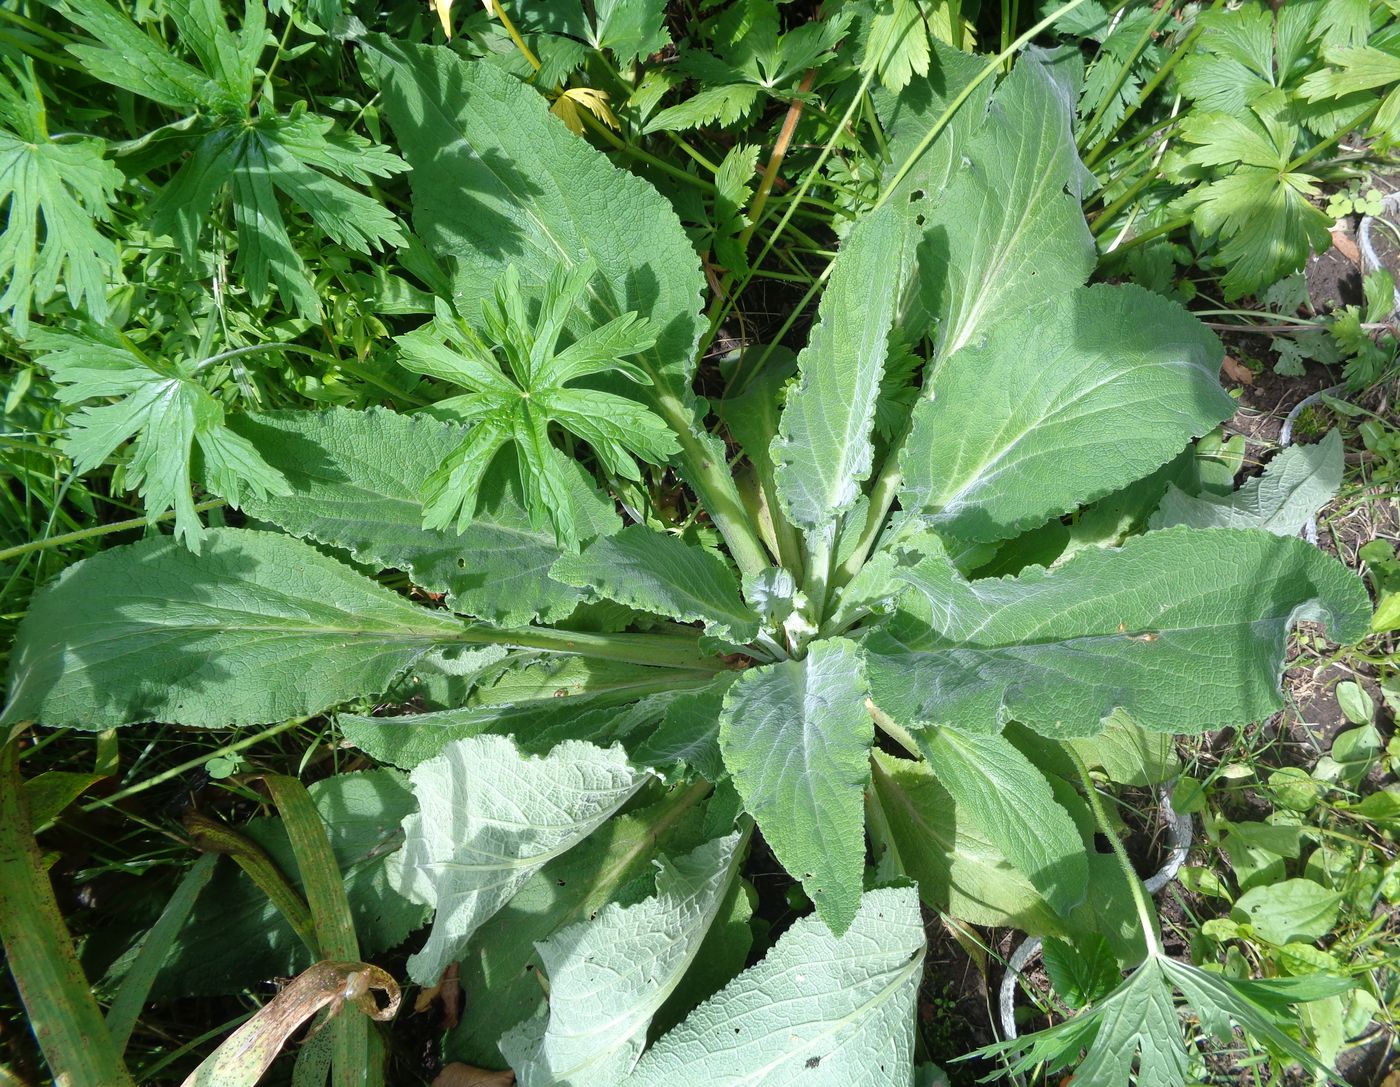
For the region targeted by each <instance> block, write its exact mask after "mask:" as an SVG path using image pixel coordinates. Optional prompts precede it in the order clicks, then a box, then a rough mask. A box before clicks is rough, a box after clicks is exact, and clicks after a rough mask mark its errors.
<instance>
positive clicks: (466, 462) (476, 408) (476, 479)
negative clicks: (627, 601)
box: [398, 261, 678, 549]
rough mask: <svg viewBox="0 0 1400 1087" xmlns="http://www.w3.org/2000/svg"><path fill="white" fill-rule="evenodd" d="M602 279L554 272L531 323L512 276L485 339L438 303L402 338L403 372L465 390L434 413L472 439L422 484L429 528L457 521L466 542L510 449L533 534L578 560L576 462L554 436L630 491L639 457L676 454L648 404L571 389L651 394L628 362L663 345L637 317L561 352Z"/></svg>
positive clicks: (502, 287)
mask: <svg viewBox="0 0 1400 1087" xmlns="http://www.w3.org/2000/svg"><path fill="white" fill-rule="evenodd" d="M595 270H596V269H595V266H594V265H593V264H592V262H591V261H585V262H583V263H582V264H580V265H567V264H563V263H561V264H559V265H557V266H556V267H555V269H554V271H553V272H552V273H551V274H550V276H549V279H548V280H547V281H546V282H545V286H544V290H543V294H542V297H541V299H540V303H539V311H538V315H537V316H536V317H535V318H534V319H533V320H532V319H531V318H530V316H529V315H528V314H527V312H526V301H525V299H524V297H522V292H521V282H520V274H519V272H518V271H517V270H516V267H515V266H514V265H511V266H510V267H509V268H507V269H506V271H505V273H504V274H503V275H502V276H501V280H500V282H499V283H498V284H497V285H496V292H495V293H496V297H495V299H494V301H492V302H488V303H485V304H484V305H483V307H482V313H481V323H482V326H483V330H484V333H485V338H483V336H482V335H481V334H479V333H478V332H477V330H476V329H474V328H473V327H471V326H470V325H469V324H467V323H466V322H465V321H462V320H460V319H458V318H456V317H454V315H453V314H452V313H451V312H450V310H448V309H447V307H446V306H444V305H443V304H441V303H439V304H438V312H437V316H436V317H434V319H433V321H432V322H431V323H430V324H428V325H425V326H424V327H422V328H419V329H417V330H416V331H414V332H411V333H409V334H408V335H406V336H400V337H399V341H398V342H399V348H400V352H401V353H400V356H399V362H400V364H401V365H402V366H404V367H405V368H406V369H409V370H413V371H415V372H417V373H422V374H426V375H428V376H430V377H434V378H437V379H438V380H441V381H448V382H451V383H453V384H455V385H458V386H461V387H462V388H465V389H467V390H469V391H468V392H467V393H466V394H465V395H463V396H455V397H450V398H449V399H446V400H442V401H439V402H438V403H436V404H435V405H433V409H432V410H433V413H434V414H435V415H437V416H439V417H443V418H449V419H451V418H455V419H459V420H461V421H463V422H467V423H469V424H471V425H472V429H471V431H470V432H469V433H468V434H467V435H466V437H465V438H463V439H462V440H461V444H460V445H458V446H457V447H456V448H455V449H454V450H452V451H451V452H450V453H449V454H448V455H447V456H446V457H444V458H443V462H442V465H441V467H439V468H438V469H437V470H436V471H434V472H433V473H432V474H431V475H429V476H428V478H427V479H426V480H425V481H424V483H423V486H422V488H421V493H422V495H423V524H424V527H425V528H427V529H444V528H447V527H449V526H450V525H451V524H452V523H453V522H454V521H455V522H456V524H457V529H458V531H459V532H461V531H465V530H466V529H467V528H468V527H469V526H470V525H471V523H472V519H473V518H474V517H475V515H476V507H477V502H478V500H479V498H480V495H481V490H482V487H483V486H484V485H486V483H487V481H488V480H489V479H490V478H491V475H492V468H493V465H495V464H496V462H497V459H498V456H499V454H500V452H501V450H502V449H503V448H505V447H507V446H509V447H511V448H512V449H513V450H514V452H515V460H516V464H517V467H518V479H519V486H520V491H521V493H522V494H524V495H525V496H526V508H527V509H528V510H529V512H530V518H531V522H532V524H533V525H535V526H536V527H539V526H542V525H544V524H546V523H550V524H553V526H554V533H555V537H556V538H557V539H558V540H559V542H560V544H561V545H562V546H565V547H568V548H571V549H576V548H577V546H578V542H579V532H578V526H577V524H576V519H575V516H574V510H573V504H572V501H571V495H570V493H569V487H568V476H569V473H570V471H571V464H572V462H571V460H570V459H569V458H568V457H566V456H564V454H563V453H562V451H560V450H559V449H557V448H556V447H555V446H554V443H553V440H552V438H551V435H550V431H551V429H552V428H556V427H557V428H559V429H562V430H564V431H566V432H569V433H571V434H573V435H575V436H576V437H578V438H581V439H583V440H584V441H585V442H587V443H588V444H589V446H590V447H591V448H592V449H593V451H594V453H595V454H596V455H597V457H598V459H599V460H600V461H602V463H603V465H604V466H605V467H606V468H607V469H608V471H610V472H612V473H613V474H614V475H617V476H620V477H621V478H623V479H628V480H633V481H637V480H640V479H641V475H640V473H639V471H638V469H637V465H636V462H635V461H634V460H633V457H634V456H637V457H640V458H642V459H643V460H645V461H649V462H651V463H659V462H661V461H664V460H665V459H666V458H667V457H668V456H670V455H671V454H672V453H674V452H676V451H677V449H678V446H677V445H676V440H675V437H674V436H673V435H672V433H671V431H670V430H669V429H667V426H666V424H665V423H664V422H663V421H662V420H661V419H660V418H659V417H658V416H657V415H655V414H654V413H653V412H651V411H649V410H648V409H647V408H646V407H645V406H644V405H642V404H639V403H637V402H636V401H635V400H629V399H627V398H626V397H622V396H617V395H615V394H613V393H609V392H603V391H601V390H598V389H589V388H575V387H573V386H572V383H573V382H575V381H577V380H579V379H580V378H587V377H592V376H595V375H597V374H601V373H616V374H619V375H620V376H623V377H626V378H628V379H630V380H632V381H634V382H637V383H639V384H642V385H647V384H650V383H651V376H650V375H649V374H648V373H647V372H646V371H644V370H642V369H640V368H638V367H637V365H636V364H635V363H633V362H631V361H630V356H633V355H638V354H640V353H642V352H644V351H646V350H648V349H649V348H650V347H652V346H653V345H654V344H655V343H656V334H655V332H654V331H653V328H652V325H651V322H650V321H648V320H646V319H645V318H640V317H638V316H637V315H636V314H635V313H626V314H623V315H622V316H621V317H617V318H614V319H613V320H611V321H608V322H607V323H606V324H603V325H600V326H598V327H596V328H589V329H588V330H587V331H585V332H582V333H581V334H580V335H579V336H578V338H577V339H575V340H574V341H573V342H572V343H569V344H568V345H567V346H562V347H561V346H560V344H559V337H560V334H561V333H562V332H563V331H564V328H565V326H566V325H568V324H571V323H573V322H571V320H570V318H571V316H572V315H573V314H574V311H575V310H576V309H577V308H578V306H579V302H580V300H581V297H582V295H583V294H584V292H585V291H586V290H587V289H588V284H589V281H590V280H591V279H592V278H593V275H594V272H595ZM444 340H445V341H446V343H444V342H443V341H444ZM498 351H499V353H500V354H501V355H502V356H504V362H505V365H506V369H504V370H503V369H502V364H501V360H499V359H498V358H497V355H496V352H498Z"/></svg>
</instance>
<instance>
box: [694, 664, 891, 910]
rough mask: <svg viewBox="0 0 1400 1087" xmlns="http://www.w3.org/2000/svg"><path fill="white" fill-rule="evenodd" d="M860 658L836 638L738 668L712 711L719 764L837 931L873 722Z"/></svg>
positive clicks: (845, 905) (858, 867)
mask: <svg viewBox="0 0 1400 1087" xmlns="http://www.w3.org/2000/svg"><path fill="white" fill-rule="evenodd" d="M866 697H867V687H866V679H865V668H864V665H863V664H862V662H861V657H860V652H859V650H857V648H856V646H855V644H854V643H853V642H851V641H849V640H846V639H832V640H829V641H820V642H814V643H813V644H812V645H811V646H809V647H808V653H807V655H806V656H805V657H804V658H802V659H801V660H786V661H782V662H781V663H779V664H771V665H768V666H766V667H763V668H751V669H749V670H748V671H746V672H744V673H743V674H742V675H740V677H739V678H738V679H737V680H736V681H735V682H734V684H733V686H731V687H730V688H729V691H728V693H727V694H726V695H725V699H724V709H723V711H722V716H721V717H720V728H719V745H720V750H721V751H722V752H723V754H724V765H725V766H726V767H727V768H728V770H729V772H730V773H731V774H732V775H733V777H734V785H735V787H736V788H737V789H738V790H739V795H740V796H742V797H743V798H744V808H745V810H746V811H748V812H749V814H750V815H752V816H753V817H754V819H756V820H757V821H758V825H759V827H760V829H762V831H763V837H764V839H765V840H766V841H767V842H768V844H769V845H770V846H771V847H772V849H773V852H774V853H775V854H777V857H778V859H779V860H780V861H782V862H783V867H784V868H786V869H787V870H788V871H789V872H791V873H792V874H793V875H794V876H797V877H798V878H799V879H801V880H802V886H803V888H804V889H805V890H806V892H807V894H808V896H809V897H810V898H811V899H812V901H813V902H814V903H815V904H816V907H817V912H818V913H819V914H820V915H821V918H822V920H824V921H825V922H826V923H827V924H828V925H830V926H831V928H832V929H833V930H834V931H836V932H838V933H839V932H844V931H845V930H846V927H847V926H848V925H849V924H850V923H851V919H852V918H853V917H854V916H855V914H856V911H857V909H858V908H859V904H860V892H861V876H862V872H863V870H864V867H865V837H864V829H865V820H864V812H863V809H862V797H863V794H864V790H865V787H866V785H867V783H868V782H869V780H870V756H869V753H870V745H871V743H872V742H873V740H874V737H875V726H874V723H873V722H872V721H871V718H870V713H869V710H868V709H867V708H866V705H865V701H866Z"/></svg>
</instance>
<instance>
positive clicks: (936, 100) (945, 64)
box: [873, 40, 995, 200]
mask: <svg viewBox="0 0 1400 1087" xmlns="http://www.w3.org/2000/svg"><path fill="white" fill-rule="evenodd" d="M984 63H985V61H984V60H983V59H982V58H981V57H975V56H972V55H970V54H968V53H964V52H962V51H961V50H959V49H954V48H952V47H951V46H948V45H944V44H943V43H942V42H940V41H937V40H935V41H934V42H933V64H932V65H931V66H930V69H929V74H928V78H927V79H916V80H913V81H912V82H911V83H909V84H908V85H907V86H905V87H904V88H903V89H902V90H900V92H899V93H898V94H897V95H892V94H890V93H889V92H888V91H886V90H884V89H883V88H880V89H876V90H875V91H874V92H873V94H874V99H875V107H876V109H877V110H878V111H879V114H880V120H881V121H882V122H884V125H885V127H886V128H887V129H888V130H889V158H890V161H889V165H888V167H887V172H888V173H889V177H890V179H891V180H892V179H893V177H894V174H895V172H896V171H898V170H900V169H901V168H903V166H904V164H905V163H906V162H907V161H908V160H909V157H910V156H911V155H913V154H914V152H915V151H917V150H918V149H919V145H920V144H921V143H922V142H923V140H924V138H925V137H926V136H927V135H928V132H929V130H930V129H931V128H932V127H933V126H934V124H935V123H937V121H938V120H939V118H940V117H942V115H943V112H944V110H946V109H947V108H948V105H949V103H950V102H952V100H953V99H954V98H956V97H957V96H958V95H959V94H960V93H962V91H963V90H964V89H965V88H966V87H967V85H968V84H969V83H971V82H972V81H973V80H974V79H976V78H977V76H978V74H979V73H980V72H981V70H982V66H983V64H984ZM994 86H995V84H994V82H993V81H992V80H991V79H986V80H983V82H982V83H981V84H980V85H979V86H978V87H976V88H974V90H973V91H972V92H971V94H970V95H969V96H968V98H967V99H966V100H965V101H964V102H963V104H962V105H961V106H959V107H958V109H957V110H956V111H955V112H954V113H953V115H952V116H951V117H949V118H948V120H947V121H946V122H945V123H944V126H943V128H942V130H941V131H940V132H939V133H938V135H937V136H936V137H935V139H934V141H933V142H932V143H931V144H930V145H929V146H928V147H927V148H926V149H925V150H924V152H923V154H921V155H920V156H919V157H918V158H917V159H916V160H915V161H914V164H913V165H912V166H911V168H910V169H909V172H908V173H907V174H905V176H904V178H903V180H902V181H900V183H899V185H898V187H897V188H896V190H895V195H894V199H896V200H909V198H910V197H913V198H914V199H915V200H919V199H929V198H937V197H939V196H941V195H942V193H943V190H944V188H945V187H946V186H947V185H948V182H949V181H950V180H951V179H952V176H953V174H954V173H955V172H957V171H958V170H959V169H960V168H961V165H962V158H963V154H964V149H965V147H966V146H967V141H968V140H969V139H971V137H972V135H973V133H975V132H976V131H977V129H978V127H980V125H981V124H982V122H983V121H984V120H985V118H986V115H987V101H988V99H989V98H990V97H991V94H992V88H993V87H994Z"/></svg>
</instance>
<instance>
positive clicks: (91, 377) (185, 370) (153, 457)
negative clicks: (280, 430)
mask: <svg viewBox="0 0 1400 1087" xmlns="http://www.w3.org/2000/svg"><path fill="white" fill-rule="evenodd" d="M29 346H30V347H31V348H32V349H34V350H35V351H37V352H40V354H39V356H38V358H39V361H40V362H41V363H42V364H43V365H44V366H45V367H47V368H48V370H49V372H50V373H51V374H52V375H53V379H54V382H55V383H56V384H57V385H58V386H59V391H58V399H59V401H60V402H61V403H63V404H69V405H72V404H85V403H86V402H87V401H89V400H97V399H103V400H106V399H108V398H114V397H115V398H119V399H117V402H116V403H107V404H102V405H97V406H86V407H83V408H81V409H80V410H79V411H78V412H76V413H75V414H74V415H73V416H72V419H71V423H72V428H71V429H70V431H69V433H68V435H67V436H66V437H65V438H64V440H63V448H64V451H65V452H66V453H67V454H68V455H69V456H71V457H72V458H73V467H74V469H75V470H76V471H78V472H89V471H91V470H92V469H94V468H96V467H98V466H99V465H100V464H102V463H103V462H104V461H105V460H106V459H107V458H108V457H110V456H111V455H112V454H113V453H114V452H115V451H116V449H117V448H118V446H120V445H121V444H122V443H123V442H127V441H131V442H132V446H131V459H130V461H129V462H128V463H127V465H126V485H127V487H128V488H130V489H132V490H135V491H138V492H139V493H140V495H141V497H142V498H143V499H144V500H145V505H146V518H147V520H149V521H154V520H155V519H156V518H157V517H159V516H161V515H162V514H163V513H165V512H166V511H167V510H171V509H173V510H174V511H175V535H176V537H177V538H180V539H183V540H184V541H185V542H186V543H187V544H188V545H189V547H190V548H191V549H192V550H195V551H198V550H199V547H200V543H201V541H202V540H203V539H204V537H205V535H206V532H205V528H204V525H203V524H202V523H201V522H200V520H199V514H198V513H197V512H196V511H195V508H194V496H193V493H192V491H191V479H190V473H191V461H192V459H193V457H194V447H195V446H198V448H199V452H200V454H201V455H202V457H203V460H204V469H205V475H206V478H207V479H208V482H209V485H210V487H211V488H212V489H213V490H214V491H215V492H217V493H218V494H220V495H222V496H223V497H224V498H226V499H228V502H229V504H230V505H232V506H233V507H235V508H237V507H238V506H239V505H240V504H241V502H242V500H243V496H244V492H245V490H246V491H247V492H248V493H249V494H251V496H252V497H253V498H255V499H258V498H265V497H267V496H268V495H269V494H284V495H285V494H287V493H289V490H290V487H289V484H288V483H287V480H286V478H285V477H284V476H283V475H282V473H281V472H279V471H278V470H277V469H276V468H273V467H272V466H271V465H269V464H268V463H267V462H266V461H264V460H263V459H262V457H261V456H260V455H259V454H258V451H257V450H256V449H255V448H254V447H253V445H252V443H251V442H249V441H248V440H247V439H246V438H244V437H242V436H240V435H238V434H236V433H234V432H233V431H231V430H229V429H228V427H227V426H226V425H225V423H224V406H223V404H222V403H221V402H220V401H219V400H217V399H215V398H214V396H213V395H212V394H211V393H210V392H209V391H208V390H207V389H205V388H204V386H203V385H201V384H200V383H199V380H198V377H197V374H198V369H199V366H198V363H197V361H196V360H192V359H185V358H178V359H174V360H166V359H158V358H152V357H151V356H148V355H146V354H144V353H143V352H141V351H140V350H139V349H138V348H137V347H136V346H135V345H134V344H133V343H132V342H131V341H130V340H128V339H127V338H126V337H124V336H122V335H121V334H120V333H118V332H115V331H114V330H112V329H108V328H102V327H99V326H96V325H86V326H84V327H83V329H82V331H81V332H67V331H59V330H57V329H43V330H39V331H36V332H35V334H34V335H33V336H32V337H30V340H29ZM133 439H134V440H133Z"/></svg>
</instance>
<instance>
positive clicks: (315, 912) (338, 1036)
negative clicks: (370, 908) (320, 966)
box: [263, 774, 383, 1087]
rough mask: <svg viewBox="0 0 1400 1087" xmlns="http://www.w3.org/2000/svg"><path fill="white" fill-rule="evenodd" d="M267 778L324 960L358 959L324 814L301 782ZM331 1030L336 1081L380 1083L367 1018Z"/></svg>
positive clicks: (345, 1019)
mask: <svg viewBox="0 0 1400 1087" xmlns="http://www.w3.org/2000/svg"><path fill="white" fill-rule="evenodd" d="M263 780H264V781H265V782H266V783H267V788H268V791H269V792H270V793H271V794H272V799H273V802H274V803H276V805H277V810H278V811H279V812H281V813H282V823H283V825H284V826H285V827H286V829H287V837H288V838H289V839H290V840H291V843H292V852H293V854H295V856H296V859H297V867H298V869H300V871H301V882H302V886H303V887H304V888H305V890H306V901H307V904H308V905H309V906H310V907H311V922H312V925H313V926H314V927H315V930H316V942H317V943H318V944H319V945H320V947H321V954H322V956H323V957H324V958H328V959H335V960H338V961H340V962H354V961H356V960H357V959H359V957H360V943H359V939H358V938H357V937H356V935H355V919H354V916H353V915H352V914H351V913H350V900H349V898H347V897H346V894H345V882H344V878H343V877H342V876H341V873H340V865H339V864H338V863H337V862H336V859H335V854H334V853H333V852H332V851H331V843H330V839H329V838H327V837H326V825H325V823H324V822H323V821H322V819H321V813H320V812H319V811H317V810H316V805H315V804H314V803H313V802H312V800H311V794H310V793H308V792H307V791H306V787H305V786H304V785H302V783H301V782H300V781H298V780H297V779H296V778H293V777H288V776H286V775H283V774H268V775H267V776H266V777H264V778H263ZM331 1031H332V1035H331V1039H332V1042H331V1044H332V1050H333V1058H334V1059H333V1063H332V1066H331V1082H332V1083H333V1084H335V1085H336V1087H341V1085H344V1087H352V1085H359V1084H365V1083H379V1082H381V1081H382V1074H383V1073H382V1069H380V1068H379V1067H377V1066H372V1062H371V1061H370V1052H369V1021H368V1020H367V1019H366V1018H365V1017H364V1016H362V1015H341V1016H337V1017H336V1019H335V1021H334V1022H333V1023H332V1024H331Z"/></svg>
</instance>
